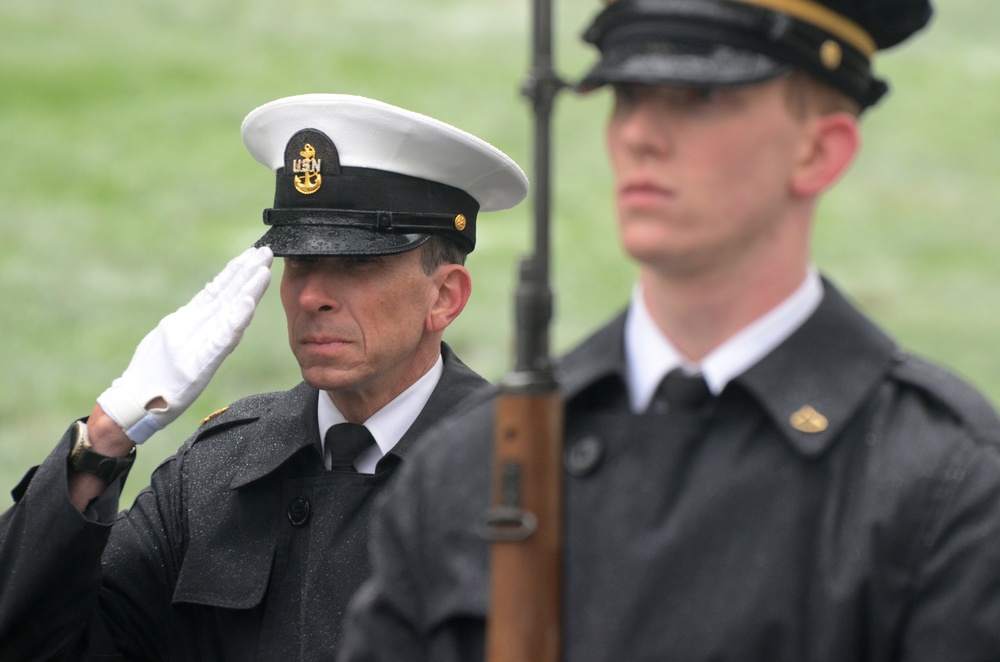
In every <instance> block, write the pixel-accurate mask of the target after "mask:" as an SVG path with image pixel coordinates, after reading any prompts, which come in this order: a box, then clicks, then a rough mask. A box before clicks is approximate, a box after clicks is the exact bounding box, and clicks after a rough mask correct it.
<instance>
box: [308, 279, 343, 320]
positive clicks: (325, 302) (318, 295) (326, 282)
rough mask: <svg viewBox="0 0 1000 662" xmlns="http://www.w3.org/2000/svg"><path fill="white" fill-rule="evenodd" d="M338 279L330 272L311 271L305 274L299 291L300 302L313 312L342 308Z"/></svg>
mask: <svg viewBox="0 0 1000 662" xmlns="http://www.w3.org/2000/svg"><path fill="white" fill-rule="evenodd" d="M338 292H339V288H338V286H337V279H336V278H335V277H333V276H332V275H331V274H328V273H311V274H309V275H308V276H305V277H304V279H303V282H302V289H301V290H300V291H299V303H300V304H301V306H302V307H303V308H304V309H305V310H308V311H311V312H327V311H335V310H339V309H340V299H339V297H338V295H337V293H338Z"/></svg>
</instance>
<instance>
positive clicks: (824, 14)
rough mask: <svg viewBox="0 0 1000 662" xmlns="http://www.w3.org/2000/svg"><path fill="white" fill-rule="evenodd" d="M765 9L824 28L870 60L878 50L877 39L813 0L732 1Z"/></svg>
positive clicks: (844, 17) (849, 20)
mask: <svg viewBox="0 0 1000 662" xmlns="http://www.w3.org/2000/svg"><path fill="white" fill-rule="evenodd" d="M732 2H742V3H744V4H748V5H756V6H758V7H764V8H765V9H773V10H774V11H780V12H784V13H786V14H788V15H789V16H793V17H795V18H797V19H799V20H801V21H805V22H806V23H811V24H812V25H815V26H817V27H820V28H823V29H824V30H826V31H827V32H829V33H830V34H832V35H834V36H835V37H840V38H841V39H843V40H844V41H846V42H847V43H849V44H850V45H852V46H854V47H855V48H856V49H858V50H859V51H861V53H862V54H863V55H864V56H865V57H868V58H871V56H872V55H874V54H875V51H876V50H878V46H877V45H876V44H875V39H873V38H872V36H871V35H870V34H869V33H868V31H867V30H865V29H864V28H863V27H861V26H860V25H858V24H857V23H855V22H854V21H852V20H851V19H849V18H847V17H846V16H843V15H841V14H838V13H837V12H835V11H833V10H831V9H828V8H827V7H824V6H823V5H820V4H818V3H816V2H813V1H812V0H732Z"/></svg>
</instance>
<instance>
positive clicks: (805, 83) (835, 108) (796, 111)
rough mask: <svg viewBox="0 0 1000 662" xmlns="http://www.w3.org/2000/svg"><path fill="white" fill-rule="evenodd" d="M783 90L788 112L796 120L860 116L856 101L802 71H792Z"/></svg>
mask: <svg viewBox="0 0 1000 662" xmlns="http://www.w3.org/2000/svg"><path fill="white" fill-rule="evenodd" d="M785 89H786V92H787V94H786V100H787V102H788V110H789V111H790V112H791V113H792V115H793V116H795V117H796V118H798V119H806V118H807V117H809V116H810V115H812V114H817V115H829V114H832V113H850V114H851V115H854V116H855V117H858V116H860V115H861V108H860V107H859V106H858V104H857V102H856V101H854V100H853V99H851V98H850V97H849V96H847V95H846V94H844V93H843V92H840V91H839V90H836V89H834V88H833V87H831V86H830V85H827V84H826V83H824V82H822V81H820V80H819V79H818V78H815V77H814V76H811V75H810V74H808V73H806V72H804V71H800V70H798V69H796V70H794V71H792V73H791V74H790V75H789V76H788V78H787V79H786V87H785Z"/></svg>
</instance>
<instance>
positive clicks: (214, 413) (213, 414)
mask: <svg viewBox="0 0 1000 662" xmlns="http://www.w3.org/2000/svg"><path fill="white" fill-rule="evenodd" d="M227 409H229V407H223V408H222V409H220V410H218V411H216V412H213V413H211V414H209V415H208V416H206V417H205V418H203V419H201V423H199V424H198V427H201V426H202V425H204V424H205V423H208V422H209V421H210V420H212V419H213V418H215V417H216V416H219V415H221V414H224V413H225V412H226V410H227Z"/></svg>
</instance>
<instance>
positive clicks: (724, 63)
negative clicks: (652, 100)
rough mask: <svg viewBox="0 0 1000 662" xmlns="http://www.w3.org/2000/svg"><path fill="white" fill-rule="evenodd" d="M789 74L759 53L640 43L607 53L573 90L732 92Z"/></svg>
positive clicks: (648, 42)
mask: <svg viewBox="0 0 1000 662" xmlns="http://www.w3.org/2000/svg"><path fill="white" fill-rule="evenodd" d="M791 69H792V68H791V66H789V65H787V64H783V63H781V62H779V61H778V60H775V59H774V58H771V57H768V56H767V55H764V54H762V53H756V52H754V51H748V50H742V49H738V48H734V47H731V46H726V45H719V44H715V45H704V44H693V43H683V42H672V43H666V42H663V41H652V40H651V41H639V42H630V43H621V44H618V45H615V46H610V47H608V48H607V49H606V50H605V51H604V52H603V53H602V57H601V60H600V61H599V62H598V63H597V64H596V65H595V66H594V68H593V69H591V70H590V71H589V72H588V73H587V75H586V76H585V77H584V78H583V79H582V80H581V81H580V82H579V83H578V84H577V86H576V89H577V91H580V92H588V91H590V90H593V89H596V88H598V87H601V86H603V85H615V84H640V85H677V86H694V87H735V86H739V85H749V84H752V83H760V82H763V81H767V80H771V79H774V78H778V77H780V76H783V75H785V74H787V73H788V72H790V71H791Z"/></svg>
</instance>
